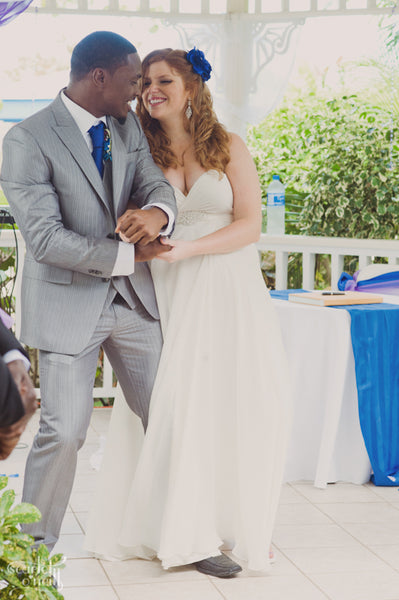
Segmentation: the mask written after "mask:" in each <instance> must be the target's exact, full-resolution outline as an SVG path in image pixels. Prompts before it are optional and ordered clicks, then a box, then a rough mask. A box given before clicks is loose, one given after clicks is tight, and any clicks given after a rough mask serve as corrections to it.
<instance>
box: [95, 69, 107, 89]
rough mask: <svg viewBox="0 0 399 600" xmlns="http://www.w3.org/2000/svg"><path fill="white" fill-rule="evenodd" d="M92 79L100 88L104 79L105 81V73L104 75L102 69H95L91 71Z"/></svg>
mask: <svg viewBox="0 0 399 600" xmlns="http://www.w3.org/2000/svg"><path fill="white" fill-rule="evenodd" d="M92 79H93V81H94V83H95V84H96V85H98V86H101V87H102V86H103V85H104V83H105V79H106V73H105V71H104V69H101V68H100V67H96V68H95V69H93V71H92Z"/></svg>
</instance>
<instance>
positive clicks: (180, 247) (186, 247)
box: [157, 238, 194, 263]
mask: <svg viewBox="0 0 399 600" xmlns="http://www.w3.org/2000/svg"><path fill="white" fill-rule="evenodd" d="M161 243H162V244H165V245H167V246H172V249H171V250H169V252H164V253H163V254H160V255H159V256H157V258H159V260H165V261H166V262H169V263H174V262H177V261H178V260H183V259H184V258H190V256H193V254H194V253H193V243H192V242H187V241H186V240H169V239H168V238H161Z"/></svg>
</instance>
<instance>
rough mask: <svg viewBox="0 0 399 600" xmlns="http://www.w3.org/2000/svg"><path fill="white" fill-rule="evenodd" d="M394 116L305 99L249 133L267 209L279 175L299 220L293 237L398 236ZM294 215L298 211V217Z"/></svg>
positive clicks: (350, 101) (347, 99) (341, 100)
mask: <svg viewBox="0 0 399 600" xmlns="http://www.w3.org/2000/svg"><path fill="white" fill-rule="evenodd" d="M396 135H397V128H396V127H395V128H394V129H393V131H392V134H391V118H390V114H389V112H388V111H386V110H384V109H383V108H379V107H377V106H373V105H371V104H366V103H364V102H363V101H362V100H361V99H360V98H359V97H357V96H356V95H351V96H347V95H343V96H341V97H337V98H334V97H331V96H330V97H328V96H326V95H323V94H320V93H318V94H316V93H315V91H313V90H312V91H310V93H309V94H307V95H304V94H303V93H302V94H298V95H294V96H293V97H291V99H288V100H286V101H285V103H284V104H283V105H282V106H281V107H280V108H279V109H278V110H276V111H274V112H273V113H272V114H271V115H269V116H268V117H267V118H266V119H265V121H263V122H262V123H261V124H260V125H259V126H256V127H253V128H251V129H250V130H249V133H248V144H249V146H250V149H251V152H252V154H253V157H254V160H255V162H256V165H257V169H258V174H259V177H260V181H261V186H262V193H263V198H264V201H265V200H266V188H267V186H268V184H269V183H270V181H271V178H272V175H273V173H278V174H279V175H280V177H281V179H282V181H283V183H284V184H285V185H286V197H287V208H289V203H290V199H291V198H295V204H296V207H297V208H296V213H295V215H294V217H295V218H294V219H292V222H291V223H289V225H288V227H287V228H286V231H287V233H302V234H307V235H321V236H331V237H340V236H341V237H353V238H381V239H384V238H386V239H392V238H396V237H398V234H399V170H398V167H397V165H398V158H399V156H398V154H399V147H398V145H397V144H396V143H395V142H394V140H395V137H396ZM292 213H293V211H291V214H292Z"/></svg>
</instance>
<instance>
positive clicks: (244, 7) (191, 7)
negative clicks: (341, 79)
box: [27, 0, 392, 22]
mask: <svg viewBox="0 0 399 600" xmlns="http://www.w3.org/2000/svg"><path fill="white" fill-rule="evenodd" d="M181 4H182V5H181ZM27 10H28V12H35V13H36V14H46V13H49V14H65V13H66V14H77V15H81V14H96V15H108V16H110V15H116V16H137V17H146V18H153V19H165V18H167V19H170V18H176V17H177V18H179V20H180V21H191V22H205V21H207V20H212V21H218V20H220V19H223V18H225V16H226V15H232V14H239V15H240V16H241V17H242V18H249V19H251V18H254V17H255V18H256V19H257V20H258V21H262V20H267V21H268V22H273V21H275V22H281V21H285V20H288V19H289V20H297V19H301V20H302V19H304V18H308V17H326V16H327V17H330V16H331V17H336V16H341V15H371V14H378V15H382V14H384V13H385V14H387V13H388V14H389V13H390V12H392V7H389V6H381V2H379V0H355V1H351V0H309V1H308V2H307V3H306V2H305V3H304V2H300V0H299V1H298V0H280V2H278V0H275V1H274V2H270V1H269V0H250V1H248V0H225V1H224V2H221V0H191V1H190V2H189V3H188V2H185V3H180V2H179V1H178V0H128V1H127V2H126V0H123V1H122V0H109V1H108V3H106V2H104V1H103V0H74V1H68V0H35V1H34V2H32V4H31V5H30V6H29V8H28V9H27Z"/></svg>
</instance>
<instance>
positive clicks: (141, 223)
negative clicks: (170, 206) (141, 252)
mask: <svg viewBox="0 0 399 600" xmlns="http://www.w3.org/2000/svg"><path fill="white" fill-rule="evenodd" d="M167 224H168V217H167V215H166V213H165V212H164V211H163V210H161V209H160V208H158V207H156V206H154V207H152V208H148V209H146V210H143V209H128V210H127V211H126V212H124V213H123V215H121V216H120V217H119V219H118V222H117V224H116V229H115V232H116V233H119V234H120V235H121V237H122V239H123V240H124V241H127V242H130V243H131V244H137V243H140V244H141V245H145V244H149V243H150V242H153V241H154V240H156V238H157V237H158V236H159V232H160V231H161V229H163V227H165V225H167Z"/></svg>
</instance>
